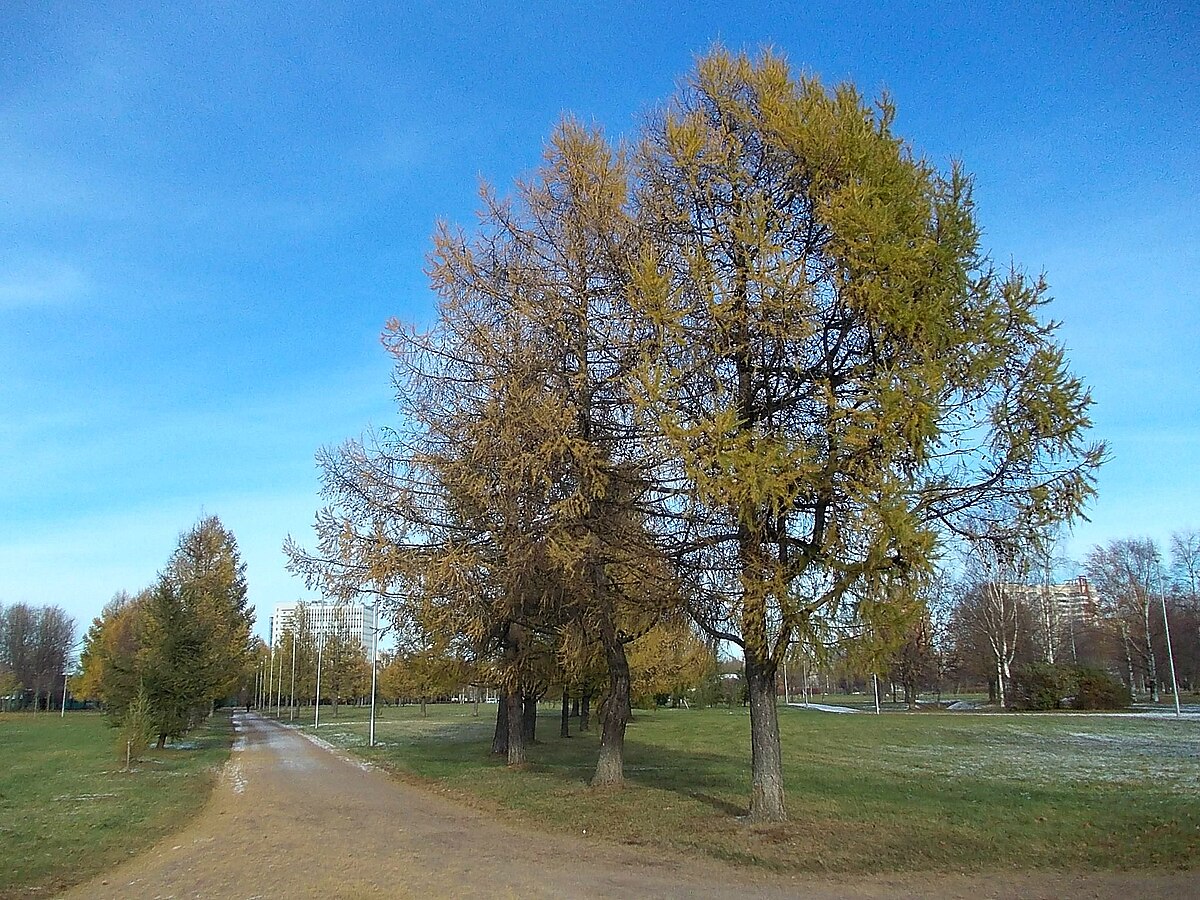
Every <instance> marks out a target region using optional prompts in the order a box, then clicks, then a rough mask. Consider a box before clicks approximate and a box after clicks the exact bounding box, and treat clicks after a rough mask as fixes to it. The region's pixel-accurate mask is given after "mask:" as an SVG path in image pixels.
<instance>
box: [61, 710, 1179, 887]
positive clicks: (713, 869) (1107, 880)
mask: <svg viewBox="0 0 1200 900" xmlns="http://www.w3.org/2000/svg"><path fill="white" fill-rule="evenodd" d="M234 725H235V727H236V728H237V730H238V739H237V742H236V743H235V745H234V751H233V754H232V756H231V757H230V760H229V762H228V764H227V765H226V767H225V770H224V773H223V775H222V780H221V784H220V785H219V786H218V787H217V789H216V790H215V791H214V794H213V798H212V800H211V801H210V803H209V805H208V806H207V807H206V809H205V810H204V812H203V813H201V815H200V816H198V817H197V818H196V819H195V820H194V821H193V822H192V824H191V825H190V826H189V827H188V828H187V829H186V830H184V831H182V832H180V833H178V834H176V835H174V836H173V837H170V838H168V839H166V840H165V841H163V842H162V843H160V844H158V845H157V846H155V847H153V848H151V849H150V850H149V851H147V852H146V853H144V854H143V855H142V856H140V857H137V858H136V859H132V860H130V861H129V862H127V863H125V864H124V865H122V866H121V867H120V868H118V869H116V870H114V871H112V872H110V873H108V874H107V875H103V876H100V877H98V878H96V879H94V880H93V881H90V882H88V883H86V884H83V885H80V886H78V887H76V888H75V889H73V890H72V891H70V892H69V893H67V894H66V895H64V896H66V897H69V898H89V900H91V898H121V900H126V898H205V900H223V898H239V900H256V898H264V900H265V898H298V897H322V898H358V897H364V898H366V897H397V898H401V897H423V898H438V897H481V898H482V897H486V898H507V897H513V898H524V897H566V898H584V897H587V898H592V897H637V898H649V897H684V898H692V897H697V898H698V897H734V896H738V897H768V898H770V897H810V898H841V897H845V898H893V897H914V898H915V897H943V898H949V897H962V898H969V900H985V898H999V897H1022V898H1025V897H1030V898H1032V897H1046V898H1051V897H1090V898H1113V900H1118V898H1119V900H1129V898H1131V897H1138V898H1141V897H1169V898H1185V897H1194V896H1196V895H1197V891H1198V886H1197V876H1196V874H1195V873H1180V874H1169V875H1145V874H1138V875H1127V874H1100V875H1061V874H1048V875H1022V874H1002V875H988V876H970V877H967V876H962V877H956V876H950V877H947V876H932V877H921V876H902V877H895V878H883V877H881V878H870V879H861V878H860V879H854V880H851V881H830V880H828V879H816V878H811V877H809V876H801V877H795V878H791V877H783V876H769V875H756V874H754V873H748V872H746V871H744V870H739V869H733V868H729V867H725V866H722V865H720V864H719V863H715V862H708V861H697V860H689V859H682V858H669V859H662V858H657V857H654V856H651V855H648V854H646V853H644V852H642V851H637V850H634V849H630V848H625V847H620V846H612V845H607V844H596V843H588V842H586V841H584V840H582V839H579V838H575V837H561V836H547V835H544V834H539V833H534V832H530V831H526V830H523V829H520V828H514V827H511V826H508V825H505V824H502V823H501V822H499V821H497V820H495V819H493V818H491V817H489V816H486V815H484V814H482V813H477V812H474V811H472V810H466V809H462V808H460V807H457V806H454V805H453V804H450V803H448V802H447V801H445V800H443V799H441V798H439V797H436V796H433V795H430V794H426V793H424V792H422V791H420V790H418V789H416V788H412V787H409V786H407V785H404V784H400V783H398V782H396V781H393V780H391V779H390V778H388V777H387V776H386V775H384V774H383V773H381V772H378V771H375V770H373V769H371V768H369V767H367V766H365V765H364V764H360V763H357V762H354V761H352V760H350V759H348V758H345V757H343V756H341V755H340V754H337V753H334V752H331V751H330V750H328V749H326V748H323V747H321V746H318V745H317V744H315V743H314V742H312V741H311V740H309V739H308V738H306V737H305V736H304V735H302V734H300V733H298V732H296V731H293V730H291V729H288V728H285V727H283V726H281V725H277V724H275V723H273V722H269V721H265V720H263V719H260V718H259V717H258V716H256V715H253V714H250V715H241V714H239V715H236V716H235V717H234Z"/></svg>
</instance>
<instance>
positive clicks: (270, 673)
mask: <svg viewBox="0 0 1200 900" xmlns="http://www.w3.org/2000/svg"><path fill="white" fill-rule="evenodd" d="M274 684H275V642H274V641H272V642H271V655H270V657H269V667H268V670H267V696H266V698H265V699H266V703H264V704H263V706H264V707H266V710H267V714H268V715H269V714H270V712H271V688H272V687H273V686H274Z"/></svg>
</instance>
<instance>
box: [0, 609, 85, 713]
mask: <svg viewBox="0 0 1200 900" xmlns="http://www.w3.org/2000/svg"><path fill="white" fill-rule="evenodd" d="M74 643H75V620H74V619H72V618H71V617H70V616H69V615H67V613H66V611H65V610H63V609H62V608H61V607H59V606H31V605H29V604H27V603H14V604H12V605H11V606H8V607H5V606H3V605H2V604H0V703H3V705H4V708H6V709H21V708H26V707H30V706H32V707H33V708H34V709H48V708H49V707H50V706H51V705H52V702H51V701H52V694H53V693H54V692H55V690H59V691H61V690H62V684H63V682H62V679H63V677H64V676H65V674H66V671H67V664H68V662H69V659H70V653H71V648H72V647H73V645H74Z"/></svg>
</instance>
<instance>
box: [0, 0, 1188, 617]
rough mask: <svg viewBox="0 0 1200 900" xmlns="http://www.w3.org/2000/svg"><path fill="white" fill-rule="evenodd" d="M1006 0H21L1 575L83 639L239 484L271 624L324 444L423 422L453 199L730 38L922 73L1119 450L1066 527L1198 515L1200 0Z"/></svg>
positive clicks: (234, 494) (630, 106) (240, 534)
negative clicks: (403, 416) (408, 335)
mask: <svg viewBox="0 0 1200 900" xmlns="http://www.w3.org/2000/svg"><path fill="white" fill-rule="evenodd" d="M979 6H980V8H978V9H977V8H975V5H969V6H967V7H966V8H958V9H953V8H943V7H942V6H941V5H935V4H918V3H853V4H851V3H825V4H819V5H818V4H804V5H797V6H796V7H794V8H792V7H790V6H788V5H787V4H783V3H765V2H747V3H736V4H735V3H700V2H673V3H665V2H664V3H604V4H599V3H597V4H581V3H548V2H537V3H523V4H473V3H459V4H450V3H432V4H421V5H419V6H418V5H411V6H409V5H403V4H384V5H382V6H380V7H378V8H372V7H370V6H368V5H362V6H358V5H354V4H320V3H290V4H286V5H284V4H251V3H234V2H229V3H187V4H152V5H151V6H150V7H149V8H147V7H146V6H145V5H144V4H132V3H130V4H121V3H95V4H79V5H68V4H48V3H25V2H19V0H18V2H7V3H4V4H3V5H2V6H0V42H2V46H3V47H4V48H5V49H4V53H3V56H2V57H0V472H3V475H2V476H0V604H5V605H7V604H11V603H17V602H27V603H32V604H35V605H44V604H57V605H60V606H62V607H64V608H65V609H66V610H67V611H68V612H69V613H70V614H71V615H73V616H74V617H75V618H76V620H77V625H78V628H79V630H80V633H81V634H82V632H83V631H84V630H86V628H87V626H88V624H89V623H90V621H91V619H92V618H93V617H94V616H96V615H98V614H99V613H100V610H101V608H102V606H103V605H104V603H106V602H107V601H108V600H109V599H110V598H111V597H112V596H113V594H114V593H116V592H117V591H120V590H128V591H131V592H133V591H137V590H139V589H140V588H142V587H145V586H147V585H149V584H151V583H152V582H153V580H154V578H155V576H156V573H157V572H158V571H159V570H160V569H161V568H162V567H163V566H164V565H165V563H166V561H167V558H168V557H169V555H170V553H171V551H172V550H173V548H174V547H175V544H176V542H177V540H178V537H179V534H180V533H181V532H182V531H184V530H186V529H188V528H190V527H191V526H192V525H193V524H194V523H195V522H196V521H197V520H198V519H199V518H200V517H201V516H202V515H206V514H215V515H218V516H219V517H220V518H221V520H222V521H223V522H224V523H225V524H226V526H228V527H229V528H230V529H231V530H232V531H233V533H234V534H235V535H236V536H237V539H238V541H239V545H240V547H241V550H242V554H243V558H244V559H245V561H246V564H247V578H248V582H249V587H250V597H251V602H253V603H254V604H255V606H256V607H257V608H258V610H259V626H258V631H259V632H260V633H263V632H264V631H265V627H266V617H267V616H268V615H269V614H270V611H271V609H272V607H273V606H274V604H276V603H279V602H286V601H292V600H295V599H298V598H305V599H307V598H311V597H313V596H314V595H313V593H312V592H311V591H309V590H307V589H305V587H304V585H303V584H302V583H301V582H300V581H299V580H298V579H296V578H294V577H293V576H291V575H290V574H289V573H288V572H287V571H286V567H285V566H286V560H285V558H284V556H283V553H282V550H281V547H282V543H283V541H284V538H285V537H286V536H287V535H289V534H290V535H292V536H294V537H295V538H297V539H298V540H299V541H300V542H301V543H309V544H311V542H312V527H311V526H312V520H313V516H314V513H315V512H316V510H317V509H318V508H319V506H320V505H321V504H322V500H321V498H320V496H319V490H320V480H319V475H318V471H317V468H316V465H315V462H314V455H315V453H316V451H317V450H318V448H320V447H321V446H324V445H330V444H337V443H340V442H342V441H344V440H346V439H350V438H354V437H357V436H359V435H360V434H361V433H362V432H363V431H364V430H366V429H367V428H369V427H371V426H381V425H386V424H388V423H389V421H391V420H392V418H393V417H394V405H393V403H392V388H391V384H390V382H389V375H390V364H389V359H388V357H387V354H386V353H385V352H384V350H383V348H382V346H381V345H380V341H379V336H380V333H381V331H382V329H383V327H384V324H385V322H386V321H387V320H388V319H389V318H390V317H393V316H395V317H399V318H400V319H403V320H406V321H409V322H415V323H417V324H422V323H427V322H429V321H430V319H431V317H432V315H433V312H434V297H433V295H432V294H431V292H430V290H429V288H428V285H427V282H426V279H425V276H424V274H423V267H424V263H425V255H426V253H427V252H428V250H429V248H430V245H431V241H430V235H431V233H432V231H433V228H434V225H435V223H436V221H437V220H438V219H446V220H449V221H451V222H456V223H460V224H462V225H464V226H466V227H468V228H470V227H471V226H472V224H473V222H474V211H475V209H476V208H477V205H478V204H477V191H478V187H479V184H480V181H481V180H486V181H487V182H489V183H491V184H493V185H495V186H497V188H499V189H500V191H501V192H507V191H508V189H509V187H510V186H511V184H512V182H513V180H514V178H517V177H519V176H520V175H521V174H522V173H523V172H527V171H529V170H531V169H532V168H534V167H535V166H536V165H537V164H538V162H539V159H540V155H541V152H542V148H543V145H544V143H545V141H546V139H547V137H548V136H549V134H550V132H551V130H552V129H553V127H554V126H555V124H556V123H557V122H558V121H559V120H560V118H561V117H562V116H563V115H565V114H571V115H574V116H576V117H578V118H579V119H581V120H582V121H584V122H587V123H595V124H598V125H600V126H602V127H603V128H604V129H605V130H606V132H607V133H608V135H609V136H610V137H612V138H614V139H615V138H620V137H622V136H632V134H633V133H634V132H635V131H636V129H637V127H638V126H639V124H640V123H641V122H642V121H644V120H645V118H646V117H647V116H648V115H650V114H651V113H652V112H653V110H654V109H655V107H656V105H658V104H660V103H661V102H663V101H664V100H665V99H666V98H668V97H669V95H670V94H671V92H672V91H673V89H674V87H675V85H676V84H677V83H678V81H679V79H681V78H682V77H684V76H685V75H686V74H687V73H688V71H689V70H690V69H691V67H692V63H693V61H694V59H695V57H696V56H697V55H699V54H701V53H703V52H705V51H706V50H708V49H709V48H710V47H712V45H713V44H714V43H716V42H720V43H722V44H724V45H725V46H726V47H728V48H730V49H733V50H748V51H751V52H756V51H757V50H759V49H760V48H762V47H765V46H770V47H772V48H774V49H775V50H776V51H777V52H779V53H781V54H782V55H784V56H785V57H786V58H787V59H788V60H789V62H790V63H791V65H792V66H793V68H794V70H796V71H797V72H804V73H808V74H813V75H817V76H819V77H820V78H821V79H822V80H823V81H825V82H826V83H830V84H831V83H836V82H839V81H843V80H851V81H853V82H855V83H856V84H857V85H858V86H859V88H860V89H861V90H862V91H863V92H864V93H865V94H867V95H868V96H872V97H874V96H878V95H879V93H880V92H881V91H885V90H886V91H887V92H889V93H890V94H891V96H892V97H893V99H894V101H895V103H896V105H897V108H898V116H897V121H896V131H897V132H898V133H899V134H900V135H902V136H903V137H905V138H906V139H907V140H908V141H909V142H910V143H911V144H912V145H913V147H914V148H915V149H916V150H917V152H919V153H920V154H922V155H924V156H926V157H928V158H929V159H930V160H932V161H933V162H934V163H935V164H937V165H938V166H940V167H942V168H946V167H948V166H949V164H950V162H951V161H952V160H961V161H962V163H963V164H964V166H965V168H966V170H967V171H968V172H971V173H973V174H974V177H975V196H976V201H977V204H978V214H979V221H980V223H981V225H982V228H983V232H984V237H983V243H984V246H985V247H986V248H987V249H988V251H989V252H990V254H991V255H992V258H993V259H994V260H996V261H997V262H998V263H999V264H1001V265H1004V266H1007V265H1009V264H1010V263H1012V264H1015V265H1016V266H1018V267H1019V268H1021V269H1024V270H1026V271H1028V272H1031V273H1037V272H1045V274H1046V277H1047V279H1048V281H1049V284H1050V286H1051V294H1052V296H1053V297H1054V302H1053V303H1052V304H1051V306H1050V307H1049V310H1048V313H1049V315H1050V316H1051V317H1052V318H1054V319H1056V320H1060V321H1061V322H1062V323H1063V325H1062V328H1061V331H1060V337H1061V339H1062V341H1063V342H1064V344H1065V345H1066V346H1067V348H1068V354H1069V358H1070V360H1071V367H1072V369H1073V371H1074V372H1075V373H1076V374H1078V375H1079V376H1080V377H1082V378H1083V380H1084V381H1085V382H1086V383H1087V384H1089V385H1090V386H1091V387H1092V390H1093V395H1094V398H1095V401H1096V405H1095V407H1094V416H1093V419H1094V423H1095V428H1094V431H1093V435H1094V437H1095V438H1097V439H1100V440H1104V441H1106V442H1108V443H1109V445H1110V448H1111V454H1112V458H1111V461H1110V462H1109V463H1108V464H1107V465H1106V466H1105V467H1104V469H1103V470H1102V471H1101V473H1100V479H1099V496H1098V498H1097V499H1096V501H1095V502H1094V503H1093V504H1092V506H1091V509H1090V513H1089V515H1090V519H1091V520H1090V522H1084V523H1080V524H1079V525H1077V527H1076V528H1075V531H1074V533H1073V534H1072V535H1071V537H1070V538H1069V539H1068V541H1067V545H1066V552H1067V553H1068V554H1069V555H1071V556H1074V557H1076V558H1081V557H1082V556H1083V555H1084V554H1085V553H1086V551H1087V550H1088V548H1090V547H1091V546H1093V545H1094V544H1097V543H1102V542H1106V541H1108V540H1112V539H1116V538H1123V537H1140V536H1149V537H1152V538H1155V539H1157V540H1158V541H1160V543H1163V544H1165V542H1166V540H1167V538H1168V536H1169V534H1170V533H1171V532H1172V531H1175V530H1180V529H1185V528H1196V527H1200V485H1198V479H1197V473H1198V472H1200V402H1198V397H1200V375H1198V374H1197V360H1196V357H1197V349H1198V346H1200V340H1198V338H1200V312H1198V304H1197V302H1196V301H1197V293H1198V288H1200V224H1198V222H1200V219H1198V217H1197V216H1196V214H1195V209H1194V207H1195V204H1196V199H1197V196H1198V191H1197V188H1198V186H1200V175H1198V174H1197V173H1198V172H1200V158H1198V156H1200V154H1198V152H1197V144H1198V141H1197V138H1198V137H1200V134H1198V128H1197V125H1198V122H1200V117H1198V116H1197V112H1196V98H1197V97H1200V61H1198V57H1197V55H1196V50H1195V48H1196V47H1197V46H1200V27H1198V26H1200V15H1198V14H1197V13H1196V12H1194V11H1192V12H1189V11H1183V10H1182V9H1180V10H1175V11H1171V10H1169V9H1163V8H1159V5H1158V4H1144V5H1138V4H1132V5H1123V6H1119V7H1118V6H1116V5H1109V4H1105V3H1097V4H1087V5H1086V6H1085V7H1079V6H1078V5H1077V4H1071V3H1028V4H1018V3H1010V4H1004V3H998V4H987V5H986V7H987V8H986V9H984V8H983V6H984V5H983V4H981V5H979ZM1181 6H1182V5H1181ZM1077 7H1078V8H1077Z"/></svg>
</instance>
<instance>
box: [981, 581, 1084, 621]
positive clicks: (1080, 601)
mask: <svg viewBox="0 0 1200 900" xmlns="http://www.w3.org/2000/svg"><path fill="white" fill-rule="evenodd" d="M1004 590H1005V592H1006V593H1009V594H1011V595H1012V596H1014V597H1019V598H1020V599H1021V600H1023V601H1025V602H1026V603H1029V604H1031V605H1036V604H1042V605H1043V607H1049V608H1050V609H1051V610H1053V618H1054V619H1055V620H1056V621H1057V622H1059V623H1061V624H1062V625H1063V626H1066V625H1068V624H1072V623H1074V624H1091V623H1093V622H1095V621H1096V618H1097V617H1098V615H1099V613H1098V609H1097V605H1096V599H1097V598H1096V592H1095V591H1093V590H1092V586H1091V585H1090V584H1088V580H1087V579H1086V578H1084V577H1083V576H1082V575H1081V576H1079V577H1078V578H1072V579H1071V580H1070V581H1066V582H1063V583H1062V584H1006V585H1004Z"/></svg>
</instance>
